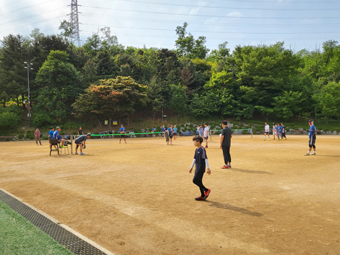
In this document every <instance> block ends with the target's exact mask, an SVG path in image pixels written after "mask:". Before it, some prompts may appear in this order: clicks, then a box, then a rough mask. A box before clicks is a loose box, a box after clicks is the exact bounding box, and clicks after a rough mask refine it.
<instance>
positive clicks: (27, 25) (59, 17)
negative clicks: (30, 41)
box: [0, 15, 67, 32]
mask: <svg viewBox="0 0 340 255" xmlns="http://www.w3.org/2000/svg"><path fill="white" fill-rule="evenodd" d="M65 17H67V15H63V16H58V17H54V18H50V19H44V20H40V21H37V22H31V23H29V24H26V25H23V26H20V27H13V28H7V29H4V30H0V32H4V31H9V30H12V29H18V28H23V27H29V26H32V25H33V24H38V23H42V22H46V21H49V20H53V19H61V18H65Z"/></svg>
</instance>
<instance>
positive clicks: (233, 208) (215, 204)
mask: <svg viewBox="0 0 340 255" xmlns="http://www.w3.org/2000/svg"><path fill="white" fill-rule="evenodd" d="M206 202H207V203H210V205H209V206H213V207H216V208H221V209H225V210H231V211H235V212H240V213H243V214H248V215H250V216H255V217H262V216H263V214H262V213H259V212H252V211H249V210H247V209H244V208H242V207H237V206H235V205H229V204H222V203H219V202H214V201H206Z"/></svg>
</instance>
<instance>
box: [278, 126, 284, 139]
mask: <svg viewBox="0 0 340 255" xmlns="http://www.w3.org/2000/svg"><path fill="white" fill-rule="evenodd" d="M277 140H278V141H280V140H283V138H282V127H281V125H280V123H277Z"/></svg>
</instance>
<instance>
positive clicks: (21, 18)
mask: <svg viewBox="0 0 340 255" xmlns="http://www.w3.org/2000/svg"><path fill="white" fill-rule="evenodd" d="M64 8H66V7H61V8H59V9H54V10H53V11H51V12H44V14H46V13H53V12H56V11H59V10H61V9H64ZM40 14H41V13H36V14H32V15H29V16H25V17H20V18H19V19H14V20H10V21H7V22H4V23H1V24H0V26H3V25H4V24H8V23H12V22H16V21H20V20H26V19H27V18H31V17H37V16H39V15H40Z"/></svg>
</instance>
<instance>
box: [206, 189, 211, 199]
mask: <svg viewBox="0 0 340 255" xmlns="http://www.w3.org/2000/svg"><path fill="white" fill-rule="evenodd" d="M210 192H211V190H210V189H208V190H207V191H206V192H204V199H207V198H208V197H209V194H210Z"/></svg>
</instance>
